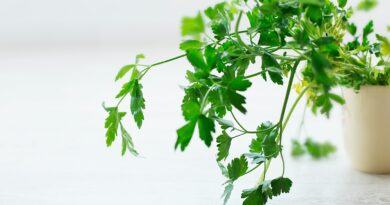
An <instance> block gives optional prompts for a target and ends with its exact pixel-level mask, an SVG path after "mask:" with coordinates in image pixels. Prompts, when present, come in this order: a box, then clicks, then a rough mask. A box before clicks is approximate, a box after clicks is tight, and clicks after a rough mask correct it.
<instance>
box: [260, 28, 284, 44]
mask: <svg viewBox="0 0 390 205" xmlns="http://www.w3.org/2000/svg"><path fill="white" fill-rule="evenodd" d="M259 45H266V46H280V45H281V40H280V37H279V34H278V33H277V32H276V31H265V32H261V33H260V40H259Z"/></svg>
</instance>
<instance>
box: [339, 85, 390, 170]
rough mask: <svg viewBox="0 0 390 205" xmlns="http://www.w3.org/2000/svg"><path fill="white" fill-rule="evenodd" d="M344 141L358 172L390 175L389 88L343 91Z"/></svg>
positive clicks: (372, 87) (376, 87) (370, 87)
mask: <svg viewBox="0 0 390 205" xmlns="http://www.w3.org/2000/svg"><path fill="white" fill-rule="evenodd" d="M343 93H344V97H345V100H346V104H345V106H344V111H343V112H344V141H345V147H346V151H347V154H348V155H349V158H350V159H351V162H352V165H353V167H355V168H356V169H357V170H360V171H363V172H368V173H375V174H389V173H390V86H364V87H362V88H361V90H360V91H359V93H355V92H354V91H353V90H351V89H345V90H343Z"/></svg>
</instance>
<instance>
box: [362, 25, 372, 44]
mask: <svg viewBox="0 0 390 205" xmlns="http://www.w3.org/2000/svg"><path fill="white" fill-rule="evenodd" d="M372 32H374V22H373V21H372V20H371V21H369V22H368V23H367V24H366V26H364V28H363V45H368V43H369V42H368V35H370V34H371V33H372Z"/></svg>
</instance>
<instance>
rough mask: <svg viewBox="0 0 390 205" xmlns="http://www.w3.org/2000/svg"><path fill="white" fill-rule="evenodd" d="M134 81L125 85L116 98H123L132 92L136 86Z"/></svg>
mask: <svg viewBox="0 0 390 205" xmlns="http://www.w3.org/2000/svg"><path fill="white" fill-rule="evenodd" d="M134 82H135V81H134V80H131V81H129V82H127V83H125V84H123V86H122V89H121V91H120V92H119V93H118V94H117V95H116V97H115V98H121V97H123V96H125V95H127V94H129V93H130V92H131V90H132V89H133V86H134Z"/></svg>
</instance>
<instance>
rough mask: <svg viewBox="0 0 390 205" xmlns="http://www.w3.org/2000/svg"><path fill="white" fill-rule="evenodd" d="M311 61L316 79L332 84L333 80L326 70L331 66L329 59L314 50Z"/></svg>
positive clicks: (325, 83)
mask: <svg viewBox="0 0 390 205" xmlns="http://www.w3.org/2000/svg"><path fill="white" fill-rule="evenodd" d="M311 62H312V66H313V67H312V68H313V71H314V74H315V78H316V80H317V81H318V82H319V83H322V84H324V85H327V86H329V85H331V80H330V78H329V77H328V74H327V72H326V69H328V68H331V64H330V62H329V61H328V59H327V58H325V57H324V56H323V55H322V54H320V53H318V52H317V51H315V50H313V51H312V52H311Z"/></svg>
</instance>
